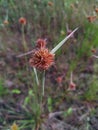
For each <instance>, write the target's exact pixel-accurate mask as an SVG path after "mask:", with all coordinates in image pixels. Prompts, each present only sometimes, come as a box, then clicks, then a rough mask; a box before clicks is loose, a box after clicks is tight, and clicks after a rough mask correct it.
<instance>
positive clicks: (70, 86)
mask: <svg viewBox="0 0 98 130" xmlns="http://www.w3.org/2000/svg"><path fill="white" fill-rule="evenodd" d="M68 90H69V91H74V90H76V84H75V83H74V82H73V79H72V72H71V76H70V84H69V87H68Z"/></svg>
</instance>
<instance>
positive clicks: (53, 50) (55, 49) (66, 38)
mask: <svg viewBox="0 0 98 130" xmlns="http://www.w3.org/2000/svg"><path fill="white" fill-rule="evenodd" d="M77 30H78V28H76V29H75V30H73V31H72V33H70V34H69V35H68V36H67V37H65V39H63V40H62V41H61V42H60V43H58V45H57V46H56V47H54V48H53V49H52V50H51V53H52V54H54V53H55V52H56V51H57V50H58V49H59V48H60V47H61V46H62V45H63V44H64V43H65V42H66V41H67V40H68V39H69V38H70V37H71V36H72V35H73V34H74V32H76V31H77Z"/></svg>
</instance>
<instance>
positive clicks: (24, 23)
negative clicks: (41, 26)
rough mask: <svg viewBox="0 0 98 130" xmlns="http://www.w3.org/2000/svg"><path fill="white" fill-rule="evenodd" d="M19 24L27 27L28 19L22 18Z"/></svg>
mask: <svg viewBox="0 0 98 130" xmlns="http://www.w3.org/2000/svg"><path fill="white" fill-rule="evenodd" d="M19 23H20V24H23V25H26V23H27V21H26V18H24V17H21V18H20V19H19Z"/></svg>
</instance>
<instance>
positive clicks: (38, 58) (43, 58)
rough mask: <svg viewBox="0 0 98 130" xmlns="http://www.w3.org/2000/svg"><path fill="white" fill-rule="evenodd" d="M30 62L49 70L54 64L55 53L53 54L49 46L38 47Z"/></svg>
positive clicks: (33, 65) (39, 67) (40, 68)
mask: <svg viewBox="0 0 98 130" xmlns="http://www.w3.org/2000/svg"><path fill="white" fill-rule="evenodd" d="M29 63H30V65H31V66H32V67H35V68H37V69H39V70H47V69H48V68H49V67H50V66H51V65H53V64H54V54H51V53H50V52H49V50H48V49H47V48H40V49H37V50H35V51H34V53H33V54H32V57H31V58H30V60H29Z"/></svg>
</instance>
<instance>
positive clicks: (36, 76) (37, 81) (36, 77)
mask: <svg viewBox="0 0 98 130" xmlns="http://www.w3.org/2000/svg"><path fill="white" fill-rule="evenodd" d="M33 70H34V74H35V79H36V83H37V86H39V80H38V75H37V70H36V68H35V67H33Z"/></svg>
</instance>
